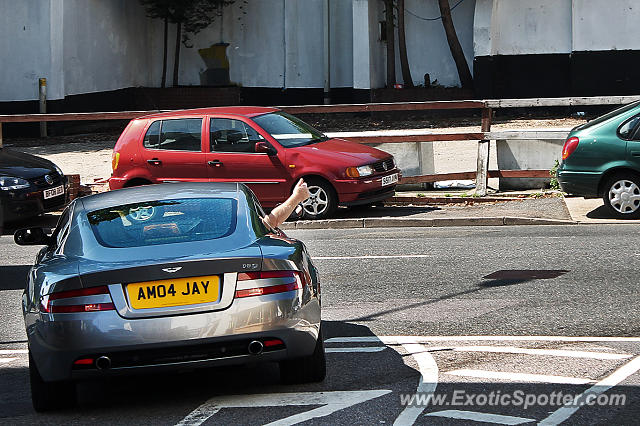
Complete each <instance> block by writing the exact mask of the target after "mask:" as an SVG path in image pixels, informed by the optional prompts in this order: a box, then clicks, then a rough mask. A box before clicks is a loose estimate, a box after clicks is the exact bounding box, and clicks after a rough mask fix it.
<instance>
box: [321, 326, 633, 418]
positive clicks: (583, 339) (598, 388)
mask: <svg viewBox="0 0 640 426" xmlns="http://www.w3.org/2000/svg"><path fill="white" fill-rule="evenodd" d="M447 341H456V342H480V341H489V342H534V341H542V342H570V343H589V342H598V343H602V342H623V343H624V342H640V337H595V336H353V337H334V338H330V339H327V340H325V343H328V344H331V343H382V344H384V345H399V344H401V345H403V346H406V345H412V344H414V345H416V346H421V344H426V343H431V342H447ZM422 348H423V351H425V353H427V352H428V351H438V350H452V349H453V350H458V351H466V350H469V351H486V352H499V353H501V352H506V353H523V354H529V355H550V356H559V357H579V358H594V359H604V360H619V359H625V358H629V357H630V356H632V355H628V354H614V353H610V352H602V353H600V352H593V351H571V350H564V349H562V350H561V349H528V348H516V347H507V346H497V347H496V346H461V347H430V348H427V347H424V346H422ZM605 349H608V348H605ZM414 356H415V355H414ZM436 369H437V365H436ZM638 370H640V356H638V357H636V358H634V359H633V360H632V361H630V362H628V363H627V364H625V365H624V366H623V367H621V368H620V369H618V370H616V372H614V373H613V374H611V375H610V376H608V377H607V378H605V379H603V380H601V381H599V382H597V383H596V384H595V385H593V386H592V387H591V388H589V389H588V390H587V391H585V392H583V393H582V394H581V396H582V397H583V398H584V397H586V396H588V395H590V394H591V395H596V396H597V395H599V394H601V393H603V392H606V391H607V390H609V389H611V388H612V387H614V386H616V385H617V384H619V383H620V382H621V381H622V380H624V379H626V378H627V377H629V376H630V375H632V374H634V373H636V372H637V371H638ZM468 371H471V370H468ZM476 371H478V370H476ZM485 373H494V374H495V373H498V374H500V375H502V374H506V375H507V376H506V377H504V378H505V379H506V380H512V378H513V377H514V374H513V373H502V372H485ZM421 374H422V371H421ZM520 376H521V377H527V378H529V379H532V378H538V379H541V378H545V379H546V380H547V382H548V381H549V379H564V380H571V381H574V380H577V381H580V382H581V383H579V384H585V383H593V380H590V379H582V378H575V377H562V376H548V375H547V376H545V375H524V374H521V375H520ZM434 383H435V385H436V386H437V377H436V379H435V380H434ZM562 383H566V381H563V382H562ZM433 390H435V386H434V388H433ZM418 392H420V389H419V388H418ZM432 392H433V391H432ZM580 407H581V406H564V407H561V408H559V409H558V410H556V411H555V412H554V413H552V414H551V415H550V416H549V417H547V418H546V419H545V420H543V421H542V423H540V424H544V425H557V424H559V423H561V422H563V421H565V420H567V419H568V418H570V417H571V416H572V415H573V414H574V413H575V412H576V411H578V410H579V409H580ZM409 409H414V410H412V411H408V410H409ZM417 410H420V412H421V411H422V409H421V408H419V407H407V408H405V410H404V411H403V412H402V413H401V415H400V416H399V417H398V419H396V422H395V423H394V425H395V424H407V425H408V424H414V423H415V420H416V419H417V417H418V416H419V415H420V413H418V414H417V416H416V417H415V418H414V419H413V420H411V417H413V414H414V413H415V412H416V411H417ZM409 413H411V414H412V415H411V417H409V415H408V414H409ZM404 414H407V415H406V416H403V415H404ZM425 415H430V416H440V417H450V418H456V419H462V420H467V419H468V420H475V421H482V422H487V423H497V424H521V423H527V422H532V421H535V420H533V419H526V418H521V417H513V416H503V415H499V414H490V413H476V412H472V411H460V410H446V411H440V412H435V413H428V414H425ZM460 416H470V417H468V418H467V417H460ZM399 421H400V422H399Z"/></svg>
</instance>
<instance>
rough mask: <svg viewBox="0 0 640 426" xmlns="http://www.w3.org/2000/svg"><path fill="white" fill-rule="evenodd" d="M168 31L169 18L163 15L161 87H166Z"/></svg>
mask: <svg viewBox="0 0 640 426" xmlns="http://www.w3.org/2000/svg"><path fill="white" fill-rule="evenodd" d="M168 32H169V19H168V18H167V17H166V16H165V17H164V53H163V56H162V84H161V85H160V86H161V87H162V88H163V89H164V88H165V87H167V47H168V46H167V35H168V34H167V33H168Z"/></svg>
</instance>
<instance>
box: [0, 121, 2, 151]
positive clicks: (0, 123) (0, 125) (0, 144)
mask: <svg viewBox="0 0 640 426" xmlns="http://www.w3.org/2000/svg"><path fill="white" fill-rule="evenodd" d="M0 148H2V121H0Z"/></svg>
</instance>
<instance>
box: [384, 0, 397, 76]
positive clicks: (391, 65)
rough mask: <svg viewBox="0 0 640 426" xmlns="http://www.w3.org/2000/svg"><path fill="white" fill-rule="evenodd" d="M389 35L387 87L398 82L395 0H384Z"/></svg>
mask: <svg viewBox="0 0 640 426" xmlns="http://www.w3.org/2000/svg"><path fill="white" fill-rule="evenodd" d="M384 5H385V22H386V24H385V26H386V37H387V87H393V85H394V84H395V83H396V50H395V37H394V33H395V31H394V29H393V0H384Z"/></svg>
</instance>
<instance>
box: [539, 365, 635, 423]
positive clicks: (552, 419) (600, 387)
mask: <svg viewBox="0 0 640 426" xmlns="http://www.w3.org/2000/svg"><path fill="white" fill-rule="evenodd" d="M638 370H640V356H638V357H635V358H634V359H632V360H631V361H629V362H628V363H626V364H625V365H623V366H622V367H620V368H618V369H617V370H616V371H614V372H613V373H612V374H610V375H609V376H607V377H605V378H604V379H602V380H600V381H599V382H597V383H596V384H595V385H593V386H591V387H590V388H589V389H587V390H586V391H584V392H583V393H581V394H580V395H579V396H578V400H581V401H586V398H588V397H589V396H590V395H594V396H598V395H600V394H602V393H604V392H606V391H608V390H609V389H611V388H613V387H614V386H616V385H618V384H619V383H620V382H622V381H623V380H624V379H626V378H627V377H629V376H631V375H632V374H634V373H636V372H637V371H638ZM580 407H581V405H579V404H575V405H565V406H563V407H560V408H558V409H557V410H556V411H554V412H553V413H551V415H550V416H549V417H547V418H546V419H544V420H542V421H541V422H540V423H539V424H541V425H557V424H560V423H562V422H564V421H565V420H567V419H568V418H569V417H571V416H572V415H573V414H574V413H575V412H576V411H578V410H579V409H580Z"/></svg>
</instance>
